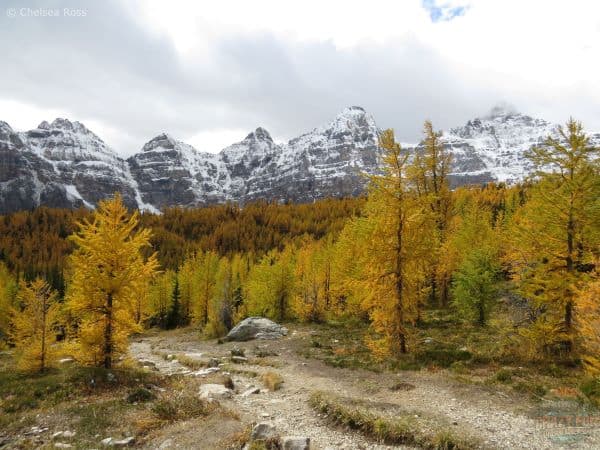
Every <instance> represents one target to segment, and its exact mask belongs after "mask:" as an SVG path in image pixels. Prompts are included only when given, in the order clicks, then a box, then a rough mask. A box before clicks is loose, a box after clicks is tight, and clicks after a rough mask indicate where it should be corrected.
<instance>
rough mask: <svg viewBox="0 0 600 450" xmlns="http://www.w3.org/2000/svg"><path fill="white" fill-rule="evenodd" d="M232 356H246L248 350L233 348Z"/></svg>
mask: <svg viewBox="0 0 600 450" xmlns="http://www.w3.org/2000/svg"><path fill="white" fill-rule="evenodd" d="M231 356H232V358H233V357H234V356H246V350H244V349H243V348H239V347H233V348H232V349H231Z"/></svg>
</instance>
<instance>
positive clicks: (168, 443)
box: [158, 439, 173, 450]
mask: <svg viewBox="0 0 600 450" xmlns="http://www.w3.org/2000/svg"><path fill="white" fill-rule="evenodd" d="M171 447H173V439H167V440H166V441H164V442H163V443H162V444H160V446H159V447H158V448H159V449H161V450H163V449H165V448H171Z"/></svg>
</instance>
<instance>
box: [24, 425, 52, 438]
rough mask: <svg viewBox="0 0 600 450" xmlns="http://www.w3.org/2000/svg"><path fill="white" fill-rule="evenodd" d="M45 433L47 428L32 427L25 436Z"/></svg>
mask: <svg viewBox="0 0 600 450" xmlns="http://www.w3.org/2000/svg"><path fill="white" fill-rule="evenodd" d="M46 431H48V427H37V426H33V427H31V430H29V431H26V432H25V433H23V434H25V435H26V436H27V435H32V434H41V433H45V432H46Z"/></svg>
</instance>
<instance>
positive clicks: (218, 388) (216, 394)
mask: <svg viewBox="0 0 600 450" xmlns="http://www.w3.org/2000/svg"><path fill="white" fill-rule="evenodd" d="M199 394H200V398H205V399H222V398H231V397H232V391H231V389H228V388H226V387H225V386H223V385H222V384H210V383H209V384H203V385H202V386H200V392H199Z"/></svg>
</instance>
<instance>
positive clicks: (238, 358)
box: [231, 356, 248, 364]
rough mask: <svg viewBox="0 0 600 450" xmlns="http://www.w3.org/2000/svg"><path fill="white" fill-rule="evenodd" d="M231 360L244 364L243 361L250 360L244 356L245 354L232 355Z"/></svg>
mask: <svg viewBox="0 0 600 450" xmlns="http://www.w3.org/2000/svg"><path fill="white" fill-rule="evenodd" d="M231 362H234V363H237V364H243V363H247V362H248V358H246V357H244V356H232V357H231Z"/></svg>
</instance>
